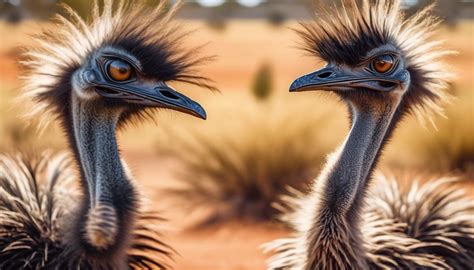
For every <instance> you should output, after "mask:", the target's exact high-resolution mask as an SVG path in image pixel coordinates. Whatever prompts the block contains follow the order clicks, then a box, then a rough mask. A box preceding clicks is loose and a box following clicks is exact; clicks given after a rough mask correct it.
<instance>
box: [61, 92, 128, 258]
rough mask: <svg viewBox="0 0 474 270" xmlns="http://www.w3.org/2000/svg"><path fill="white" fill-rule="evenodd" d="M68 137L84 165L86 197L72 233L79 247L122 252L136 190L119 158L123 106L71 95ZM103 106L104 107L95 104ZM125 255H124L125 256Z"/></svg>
mask: <svg viewBox="0 0 474 270" xmlns="http://www.w3.org/2000/svg"><path fill="white" fill-rule="evenodd" d="M70 108H71V115H70V121H71V123H70V124H69V126H70V127H69V130H70V131H71V132H69V133H70V134H69V137H70V138H69V140H70V142H71V144H72V146H73V148H74V149H73V150H74V154H75V155H74V156H75V159H76V162H77V164H78V165H79V169H80V174H81V187H82V189H83V193H84V194H83V200H82V204H81V205H80V207H81V209H79V210H78V211H79V212H80V214H79V215H77V217H76V218H75V220H74V221H73V224H72V228H71V229H70V232H69V233H70V234H72V235H74V234H75V237H76V238H78V237H77V236H80V237H79V239H78V240H77V241H78V243H77V245H79V246H80V248H78V249H80V250H83V251H85V252H89V253H94V254H96V255H97V256H104V255H107V256H118V257H120V256H122V255H124V252H125V250H126V247H127V244H128V242H129V238H130V236H129V234H130V233H129V231H130V227H131V226H132V224H133V209H134V208H135V204H136V202H135V193H134V190H133V186H132V185H131V183H130V181H129V180H128V178H127V176H126V174H125V172H124V169H123V166H122V162H121V160H120V156H119V151H118V146H117V141H116V135H115V132H116V125H117V121H118V119H119V116H120V113H121V112H120V111H118V110H117V109H115V110H107V109H105V108H104V107H101V106H99V105H98V104H94V103H91V102H82V101H79V99H78V98H76V97H75V96H74V95H73V97H72V100H71V106H70ZM95 108H99V109H95ZM122 257H123V256H122Z"/></svg>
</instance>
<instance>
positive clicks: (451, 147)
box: [413, 91, 474, 176]
mask: <svg viewBox="0 0 474 270" xmlns="http://www.w3.org/2000/svg"><path fill="white" fill-rule="evenodd" d="M473 102H474V96H473V93H472V91H463V92H460V93H459V94H458V97H457V99H456V100H455V101H454V102H453V104H451V106H449V107H448V108H447V110H446V116H447V118H440V119H437V122H436V123H437V127H438V130H436V131H432V132H431V134H423V135H424V136H416V137H415V138H416V140H414V144H413V147H415V149H416V151H419V153H420V159H422V160H424V162H423V164H424V165H425V166H427V167H430V168H432V169H436V170H442V171H455V172H463V173H468V174H469V175H471V176H472V175H474V110H473V107H472V106H473Z"/></svg>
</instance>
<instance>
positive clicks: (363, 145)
mask: <svg viewBox="0 0 474 270" xmlns="http://www.w3.org/2000/svg"><path fill="white" fill-rule="evenodd" d="M350 108H351V110H352V115H353V121H352V123H353V124H352V127H351V131H350V133H349V135H348V136H347V138H346V140H345V142H344V143H343V145H342V147H341V148H340V149H339V150H338V151H337V152H336V153H335V156H334V157H333V160H332V162H331V161H330V162H329V163H328V165H327V166H328V167H329V168H328V169H329V170H328V171H329V172H328V173H327V176H326V177H325V179H324V180H323V182H324V187H323V190H324V191H323V194H324V195H325V196H324V197H325V198H324V200H323V202H322V205H323V208H327V209H328V210H329V211H330V212H332V213H335V214H341V215H345V216H346V217H347V218H348V219H350V218H352V216H351V215H352V214H354V213H357V210H358V209H359V208H360V203H361V202H360V201H358V200H356V199H357V198H359V196H357V195H358V193H359V191H361V190H363V189H364V188H365V186H366V184H367V180H368V178H369V175H370V174H371V172H372V170H373V168H374V165H375V164H376V161H377V159H378V157H379V152H380V150H381V148H382V144H383V142H384V140H385V138H386V137H387V136H388V135H389V134H388V131H389V127H390V126H391V123H392V119H393V115H394V112H395V110H396V106H393V105H392V104H385V105H380V106H377V107H376V108H370V107H368V106H367V107H366V106H360V104H353V103H352V104H350Z"/></svg>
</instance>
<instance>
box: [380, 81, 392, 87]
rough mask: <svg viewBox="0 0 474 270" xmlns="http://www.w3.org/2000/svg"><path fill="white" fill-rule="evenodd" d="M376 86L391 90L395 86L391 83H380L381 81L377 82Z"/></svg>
mask: <svg viewBox="0 0 474 270" xmlns="http://www.w3.org/2000/svg"><path fill="white" fill-rule="evenodd" d="M378 84H379V86H382V87H384V88H391V87H394V86H395V85H396V83H393V82H381V81H379V82H378Z"/></svg>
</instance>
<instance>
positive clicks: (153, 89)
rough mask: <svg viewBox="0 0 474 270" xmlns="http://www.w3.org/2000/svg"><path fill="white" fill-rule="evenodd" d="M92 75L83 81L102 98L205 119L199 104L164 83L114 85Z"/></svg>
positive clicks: (137, 82) (86, 75) (85, 76)
mask: <svg viewBox="0 0 474 270" xmlns="http://www.w3.org/2000/svg"><path fill="white" fill-rule="evenodd" d="M86 73H88V72H86ZM94 75H95V74H93V73H92V72H90V73H89V74H84V80H85V81H86V82H87V83H89V84H91V85H92V86H94V87H95V89H96V91H97V93H99V94H100V95H101V96H103V97H106V98H113V99H120V100H123V101H126V102H128V103H132V104H140V105H144V106H149V107H159V108H166V109H172V110H176V111H180V112H183V113H186V114H190V115H193V116H196V117H198V118H201V119H204V120H205V119H206V118H207V115H206V111H205V110H204V109H203V107H202V106H201V105H199V103H197V102H195V101H194V100H192V99H190V98H189V97H187V96H185V95H183V94H181V93H179V92H177V91H176V90H174V89H173V88H171V87H169V86H168V85H166V83H164V82H158V83H157V84H150V83H143V82H140V81H133V82H129V83H114V82H109V81H106V80H101V79H100V78H97V77H96V76H94Z"/></svg>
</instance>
